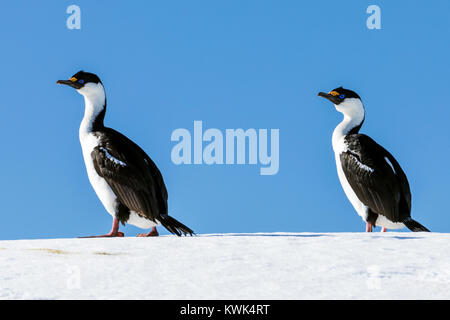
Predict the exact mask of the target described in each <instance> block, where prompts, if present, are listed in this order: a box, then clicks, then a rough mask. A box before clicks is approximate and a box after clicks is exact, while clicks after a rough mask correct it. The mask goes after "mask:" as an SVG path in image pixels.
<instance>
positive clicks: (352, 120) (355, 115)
mask: <svg viewBox="0 0 450 320" xmlns="http://www.w3.org/2000/svg"><path fill="white" fill-rule="evenodd" d="M335 107H336V110H337V111H339V112H340V113H342V114H343V115H344V119H343V120H342V122H341V123H339V124H338V125H337V127H336V128H335V129H334V131H333V139H332V142H333V150H334V152H336V153H340V152H342V151H344V150H342V149H343V147H344V146H343V141H342V140H343V138H344V137H345V136H346V135H347V134H348V133H349V132H350V131H351V130H352V129H353V128H355V127H357V126H359V125H361V123H362V122H363V121H364V115H365V111H364V106H363V104H362V102H361V100H360V99H357V98H347V99H345V101H343V102H342V103H340V104H338V105H335Z"/></svg>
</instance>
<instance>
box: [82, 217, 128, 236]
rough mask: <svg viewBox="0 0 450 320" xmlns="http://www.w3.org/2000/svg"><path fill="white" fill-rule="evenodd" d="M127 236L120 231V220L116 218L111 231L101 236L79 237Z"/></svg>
mask: <svg viewBox="0 0 450 320" xmlns="http://www.w3.org/2000/svg"><path fill="white" fill-rule="evenodd" d="M123 236H125V235H124V233H123V232H120V231H119V220H118V219H116V218H114V220H113V225H112V228H111V231H110V232H109V233H107V234H103V235H101V236H90V237H79V238H113V237H123Z"/></svg>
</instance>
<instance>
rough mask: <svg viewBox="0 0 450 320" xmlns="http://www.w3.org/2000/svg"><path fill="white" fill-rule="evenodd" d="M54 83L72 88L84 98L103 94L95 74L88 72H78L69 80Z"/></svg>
mask: <svg viewBox="0 0 450 320" xmlns="http://www.w3.org/2000/svg"><path fill="white" fill-rule="evenodd" d="M56 83H57V84H65V85H67V86H69V87H72V88H74V89H76V90H77V91H78V93H80V94H81V95H83V96H85V97H90V96H97V95H104V94H105V91H104V88H103V84H102V81H101V80H100V78H99V77H98V76H97V75H96V74H94V73H90V72H84V71H79V72H77V73H75V74H74V75H73V76H72V77H71V78H70V79H69V80H58V81H56Z"/></svg>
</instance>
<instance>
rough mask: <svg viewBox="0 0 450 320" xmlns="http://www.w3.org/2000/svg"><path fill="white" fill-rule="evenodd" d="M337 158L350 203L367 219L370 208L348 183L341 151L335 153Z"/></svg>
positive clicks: (339, 174) (340, 176)
mask: <svg viewBox="0 0 450 320" xmlns="http://www.w3.org/2000/svg"><path fill="white" fill-rule="evenodd" d="M335 158H336V169H337V173H338V177H339V181H340V182H341V185H342V188H343V189H344V192H345V195H346V196H347V198H348V200H349V201H350V203H351V204H352V205H353V207H354V208H355V210H356V212H357V213H358V215H359V216H360V217H361V218H362V219H363V220H364V221H366V220H367V215H368V208H367V206H365V205H364V203H362V202H361V201H360V200H359V199H358V196H357V195H356V193H355V192H354V191H353V189H352V187H351V186H350V183H348V180H347V177H346V176H345V173H344V170H343V169H342V164H341V157H340V153H335Z"/></svg>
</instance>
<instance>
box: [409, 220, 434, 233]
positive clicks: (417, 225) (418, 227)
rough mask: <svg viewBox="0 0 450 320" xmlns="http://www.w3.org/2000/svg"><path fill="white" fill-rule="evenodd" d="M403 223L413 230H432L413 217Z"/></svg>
mask: <svg viewBox="0 0 450 320" xmlns="http://www.w3.org/2000/svg"><path fill="white" fill-rule="evenodd" d="M403 223H404V224H405V226H406V227H407V228H408V229H409V230H411V231H412V232H430V230H428V229H427V228H425V227H424V226H423V225H421V224H420V223H418V222H417V221H416V220H413V219H411V218H408V219H406V220H405V221H403Z"/></svg>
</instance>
